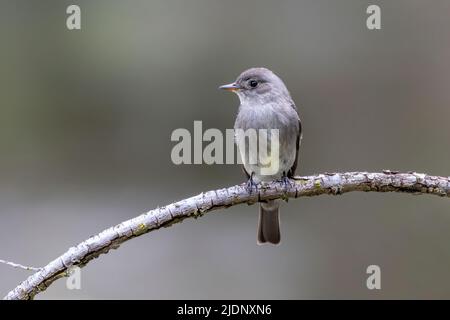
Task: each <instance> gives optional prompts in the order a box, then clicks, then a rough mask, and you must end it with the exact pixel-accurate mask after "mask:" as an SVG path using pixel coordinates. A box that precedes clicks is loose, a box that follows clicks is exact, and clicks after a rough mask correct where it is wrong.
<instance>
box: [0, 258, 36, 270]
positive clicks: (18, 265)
mask: <svg viewBox="0 0 450 320" xmlns="http://www.w3.org/2000/svg"><path fill="white" fill-rule="evenodd" d="M0 263H3V264H6V265H8V266H11V267H13V268H18V269H23V270H33V271H40V270H41V269H42V268H36V267H27V266H24V265H23V264H20V263H15V262H11V261H6V260H2V259H0Z"/></svg>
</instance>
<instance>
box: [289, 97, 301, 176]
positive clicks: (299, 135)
mask: <svg viewBox="0 0 450 320" xmlns="http://www.w3.org/2000/svg"><path fill="white" fill-rule="evenodd" d="M292 107H293V108H294V109H295V111H297V107H296V106H295V104H292ZM297 115H298V111H297ZM301 140H302V122H301V121H300V117H299V118H298V132H297V141H296V143H295V148H296V150H295V161H294V164H293V165H292V167H291V170H289V177H290V178H292V177H293V176H294V174H295V170H296V169H297V163H298V149H299V148H300V141H301Z"/></svg>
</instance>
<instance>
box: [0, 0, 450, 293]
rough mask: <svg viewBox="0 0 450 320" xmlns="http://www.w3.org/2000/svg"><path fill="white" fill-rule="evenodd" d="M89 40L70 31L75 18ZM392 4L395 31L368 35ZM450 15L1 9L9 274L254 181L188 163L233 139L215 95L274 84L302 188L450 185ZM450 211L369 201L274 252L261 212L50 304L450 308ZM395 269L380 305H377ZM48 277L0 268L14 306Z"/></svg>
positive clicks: (353, 203) (140, 259)
mask: <svg viewBox="0 0 450 320" xmlns="http://www.w3.org/2000/svg"><path fill="white" fill-rule="evenodd" d="M72 3H76V4H78V5H80V6H81V10H82V30H81V31H68V30H67V29H66V17H67V15H66V13H65V11H66V7H67V6H68V5H69V4H72ZM369 4H378V5H380V6H381V10H382V15H381V18H382V20H381V22H382V29H381V30H379V31H369V30H368V29H367V28H366V18H367V14H366V8H367V6H368V5H369ZM449 24H450V1H445V0H442V1H438V0H434V1H432V2H430V1H412V0H409V1H406V0H402V1H400V0H399V1H361V0H348V1H332V0H327V1H325V0H321V1H318V0H309V1H294V0H292V1H286V0H283V1H256V0H255V1H242V0H240V1H237V0H227V1H208V0H191V1H182V0H169V1H167V0H152V1H150V0H148V1H144V0H140V1H136V0H134V1H111V0H108V1H106V0H96V1H81V0H77V1H59V0H58V1H57V0H54V1H32V0H29V1H23V0H9V1H8V0H1V3H0V41H1V50H0V70H1V72H0V93H1V94H0V155H1V157H0V219H1V220H0V221H1V222H0V258H2V259H8V260H12V261H16V262H19V263H23V264H29V265H36V266H43V265H45V264H47V263H48V262H49V261H50V260H52V259H54V258H56V257H57V256H58V255H60V254H61V253H63V252H64V251H66V250H67V249H68V248H69V247H70V246H72V245H75V244H77V243H78V242H80V241H82V240H84V239H86V238H87V237H89V236H90V235H93V234H96V233H98V232H99V231H101V230H103V229H105V228H106V227H109V226H112V225H115V224H117V223H119V222H121V221H123V220H126V219H129V218H131V217H134V216H136V215H138V214H140V213H142V212H144V211H147V210H149V209H152V208H155V207H157V206H158V205H159V206H161V205H164V204H168V203H170V202H173V201H175V200H180V199H183V198H186V197H188V196H191V195H195V194H198V193H200V192H202V191H207V190H210V189H216V188H219V187H225V186H230V185H234V184H236V183H241V182H242V181H244V176H243V174H242V172H241V169H240V167H239V166H238V165H210V166H208V165H181V166H176V165H174V164H172V162H171V159H170V152H171V149H172V147H173V146H174V145H175V143H173V142H171V141H170V135H171V133H172V131H173V130H174V129H176V128H187V129H189V130H192V128H193V121H194V120H202V121H203V127H204V128H205V129H207V128H219V129H221V130H225V129H226V128H232V126H233V123H234V118H235V115H236V111H237V106H238V99H237V97H236V96H234V95H231V94H227V93H224V92H221V91H219V90H217V87H218V86H219V85H221V84H223V83H228V82H231V81H232V80H234V79H235V77H236V76H237V75H238V74H239V73H240V72H241V71H242V70H244V69H246V68H249V67H253V66H266V67H268V68H270V69H273V70H274V71H275V72H276V73H277V74H279V75H280V76H281V77H282V79H283V80H284V81H285V82H286V84H287V86H288V88H289V89H290V91H291V94H292V96H293V98H294V100H295V101H296V103H297V105H298V107H299V110H300V113H301V116H302V120H303V127H304V139H303V145H302V148H301V156H300V165H299V170H298V173H299V174H301V175H309V174H314V173H319V172H324V171H328V172H333V171H356V170H368V171H380V170H382V169H392V170H401V171H409V170H414V171H418V172H426V173H429V174H435V175H443V176H447V175H449V174H450V161H449V159H450V148H449V138H450V126H449V119H450V90H449V83H450V62H449V58H450V26H449ZM449 209H450V202H449V201H448V199H442V198H437V197H431V196H420V197H416V196H411V195H405V194H376V193H351V194H346V195H343V196H340V197H329V196H322V197H314V198H301V199H298V200H293V201H290V202H289V203H288V204H283V206H282V226H281V227H282V243H281V245H280V246H278V247H270V246H257V245H256V224H257V211H258V210H257V207H256V206H251V207H249V206H237V207H233V208H230V209H228V210H221V211H216V212H214V213H211V214H207V215H206V216H204V217H203V218H201V219H198V220H194V219H189V220H185V221H184V222H183V223H182V224H177V225H175V226H173V227H171V228H168V229H163V230H159V231H156V232H152V233H150V234H147V235H145V236H142V237H139V238H137V239H134V240H132V241H129V242H127V243H125V244H124V245H123V246H122V247H121V248H120V249H119V250H115V251H112V252H110V253H109V254H107V255H103V256H101V258H99V259H96V260H95V261H92V262H91V263H90V264H89V265H88V266H87V267H86V268H84V269H82V289H81V290H78V291H77V290H73V291H69V290H67V289H66V287H65V280H64V279H62V280H59V281H57V282H56V283H54V285H53V286H51V287H50V288H49V289H48V290H47V291H46V292H45V293H43V294H40V295H38V296H37V298H38V299H79V298H83V299H100V298H112V299H119V298H130V299H131V298H137V299H146V298H156V299H159V298H257V299H259V298H262V299H265V298H268V299H269V298H274V299H278V298H286V299H296V298H300V299H302V298H330V299H334V298H362V299H377V298H450V280H449V279H448V270H449V268H450V247H449V242H450V210H449ZM370 264H377V265H379V266H380V267H381V271H382V289H381V290H379V291H376V290H375V291H370V290H368V289H367V288H366V285H365V283H366V277H367V275H366V273H365V271H366V268H367V266H368V265H370ZM29 274H31V273H30V272H27V271H22V270H15V269H12V268H10V267H8V266H5V265H0V295H1V296H4V295H5V294H6V293H7V292H8V291H9V290H10V289H12V288H14V287H15V286H16V285H17V284H18V283H19V282H21V281H22V280H24V279H25V278H26V277H27V276H28V275H29Z"/></svg>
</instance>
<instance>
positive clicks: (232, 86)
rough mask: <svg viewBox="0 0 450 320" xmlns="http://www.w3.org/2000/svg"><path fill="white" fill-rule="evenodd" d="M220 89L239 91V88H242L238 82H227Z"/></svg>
mask: <svg viewBox="0 0 450 320" xmlns="http://www.w3.org/2000/svg"><path fill="white" fill-rule="evenodd" d="M219 89H221V90H227V91H237V90H239V89H241V87H240V86H239V85H238V84H236V83H230V84H225V85H223V86H220V87H219Z"/></svg>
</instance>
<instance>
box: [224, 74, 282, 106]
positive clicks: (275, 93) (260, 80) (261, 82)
mask: <svg viewBox="0 0 450 320" xmlns="http://www.w3.org/2000/svg"><path fill="white" fill-rule="evenodd" d="M219 89H222V90H227V91H232V92H234V93H236V94H237V95H238V96H239V99H240V100H241V103H267V102H271V101H274V100H276V99H279V98H289V97H290V95H289V92H288V90H287V89H286V86H285V85H284V83H283V81H282V80H281V79H280V78H279V77H278V76H277V75H276V74H275V73H273V72H272V71H270V70H269V69H266V68H251V69H248V70H246V71H244V72H242V73H241V74H240V75H239V77H238V78H237V79H236V81H235V82H233V83H230V84H226V85H223V86H220V87H219Z"/></svg>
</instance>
